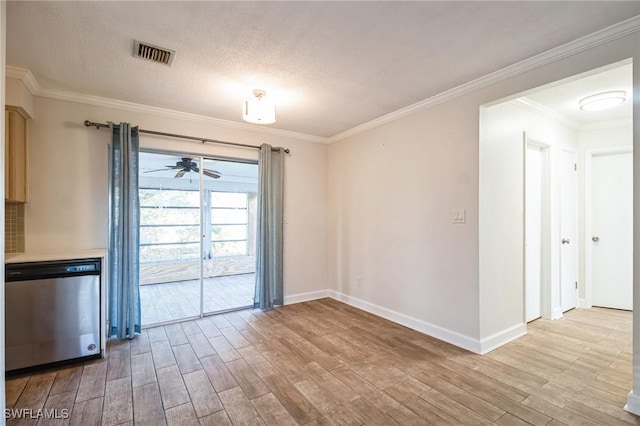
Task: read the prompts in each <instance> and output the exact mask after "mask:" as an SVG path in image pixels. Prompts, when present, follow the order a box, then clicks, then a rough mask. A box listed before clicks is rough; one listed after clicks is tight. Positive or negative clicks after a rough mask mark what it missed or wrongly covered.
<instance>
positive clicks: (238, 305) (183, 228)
mask: <svg viewBox="0 0 640 426" xmlns="http://www.w3.org/2000/svg"><path fill="white" fill-rule="evenodd" d="M257 181H258V165H257V163H256V162H252V161H245V160H232V159H222V158H205V157H202V156H196V155H187V154H177V153H170V152H153V151H146V152H141V153H140V173H139V187H140V189H139V195H140V300H141V310H142V325H143V326H145V327H148V326H153V325H161V324H167V323H171V322H176V321H182V320H185V319H192V318H198V317H201V316H203V315H208V314H212V313H219V312H226V311H231V310H236V309H245V308H247V307H250V306H252V305H253V297H254V289H255V241H256V239H255V229H256V214H255V209H256V200H257V188H258V186H257Z"/></svg>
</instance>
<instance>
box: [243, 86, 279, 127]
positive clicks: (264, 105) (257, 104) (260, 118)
mask: <svg viewBox="0 0 640 426" xmlns="http://www.w3.org/2000/svg"><path fill="white" fill-rule="evenodd" d="M253 96H254V97H253V98H251V99H247V100H246V101H245V102H244V104H243V106H242V118H243V119H244V121H246V122H248V123H253V124H271V123H275V122H276V106H275V104H274V103H273V102H271V101H270V100H269V99H268V98H267V97H266V92H265V91H264V90H254V91H253Z"/></svg>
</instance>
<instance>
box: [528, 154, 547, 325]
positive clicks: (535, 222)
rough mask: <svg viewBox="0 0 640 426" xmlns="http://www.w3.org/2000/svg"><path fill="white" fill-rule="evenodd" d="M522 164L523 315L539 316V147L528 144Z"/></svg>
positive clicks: (540, 192)
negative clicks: (523, 171)
mask: <svg viewBox="0 0 640 426" xmlns="http://www.w3.org/2000/svg"><path fill="white" fill-rule="evenodd" d="M526 155H527V156H526V166H525V173H526V174H525V235H524V240H525V277H524V288H525V295H524V297H525V304H524V310H525V319H526V321H527V322H529V321H533V320H534V319H537V318H540V316H541V304H542V273H541V272H542V166H543V159H542V149H541V148H539V147H536V146H532V145H527V154H526Z"/></svg>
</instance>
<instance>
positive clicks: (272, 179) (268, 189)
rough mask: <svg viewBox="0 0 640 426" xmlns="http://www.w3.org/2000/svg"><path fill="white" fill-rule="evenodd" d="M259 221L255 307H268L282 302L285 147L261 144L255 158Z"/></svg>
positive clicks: (265, 308)
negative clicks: (273, 147) (257, 172)
mask: <svg viewBox="0 0 640 426" xmlns="http://www.w3.org/2000/svg"><path fill="white" fill-rule="evenodd" d="M258 169H259V176H258V208H257V210H258V212H257V213H258V214H257V217H258V219H257V220H258V223H257V232H256V234H257V236H256V291H255V299H254V308H258V309H262V310H269V309H272V308H273V307H274V306H276V305H282V304H283V295H282V294H283V290H282V264H283V262H282V257H283V248H282V241H283V192H284V191H283V185H284V150H283V149H281V148H280V149H278V150H273V149H272V147H271V146H270V145H267V144H263V145H262V146H261V147H260V156H259V160H258Z"/></svg>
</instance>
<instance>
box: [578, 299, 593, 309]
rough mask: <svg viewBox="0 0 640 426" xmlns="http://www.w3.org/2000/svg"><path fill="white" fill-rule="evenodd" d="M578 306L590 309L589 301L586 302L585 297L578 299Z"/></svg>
mask: <svg viewBox="0 0 640 426" xmlns="http://www.w3.org/2000/svg"><path fill="white" fill-rule="evenodd" d="M578 308H583V309H591V308H592V306H591V303H587V299H578Z"/></svg>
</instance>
